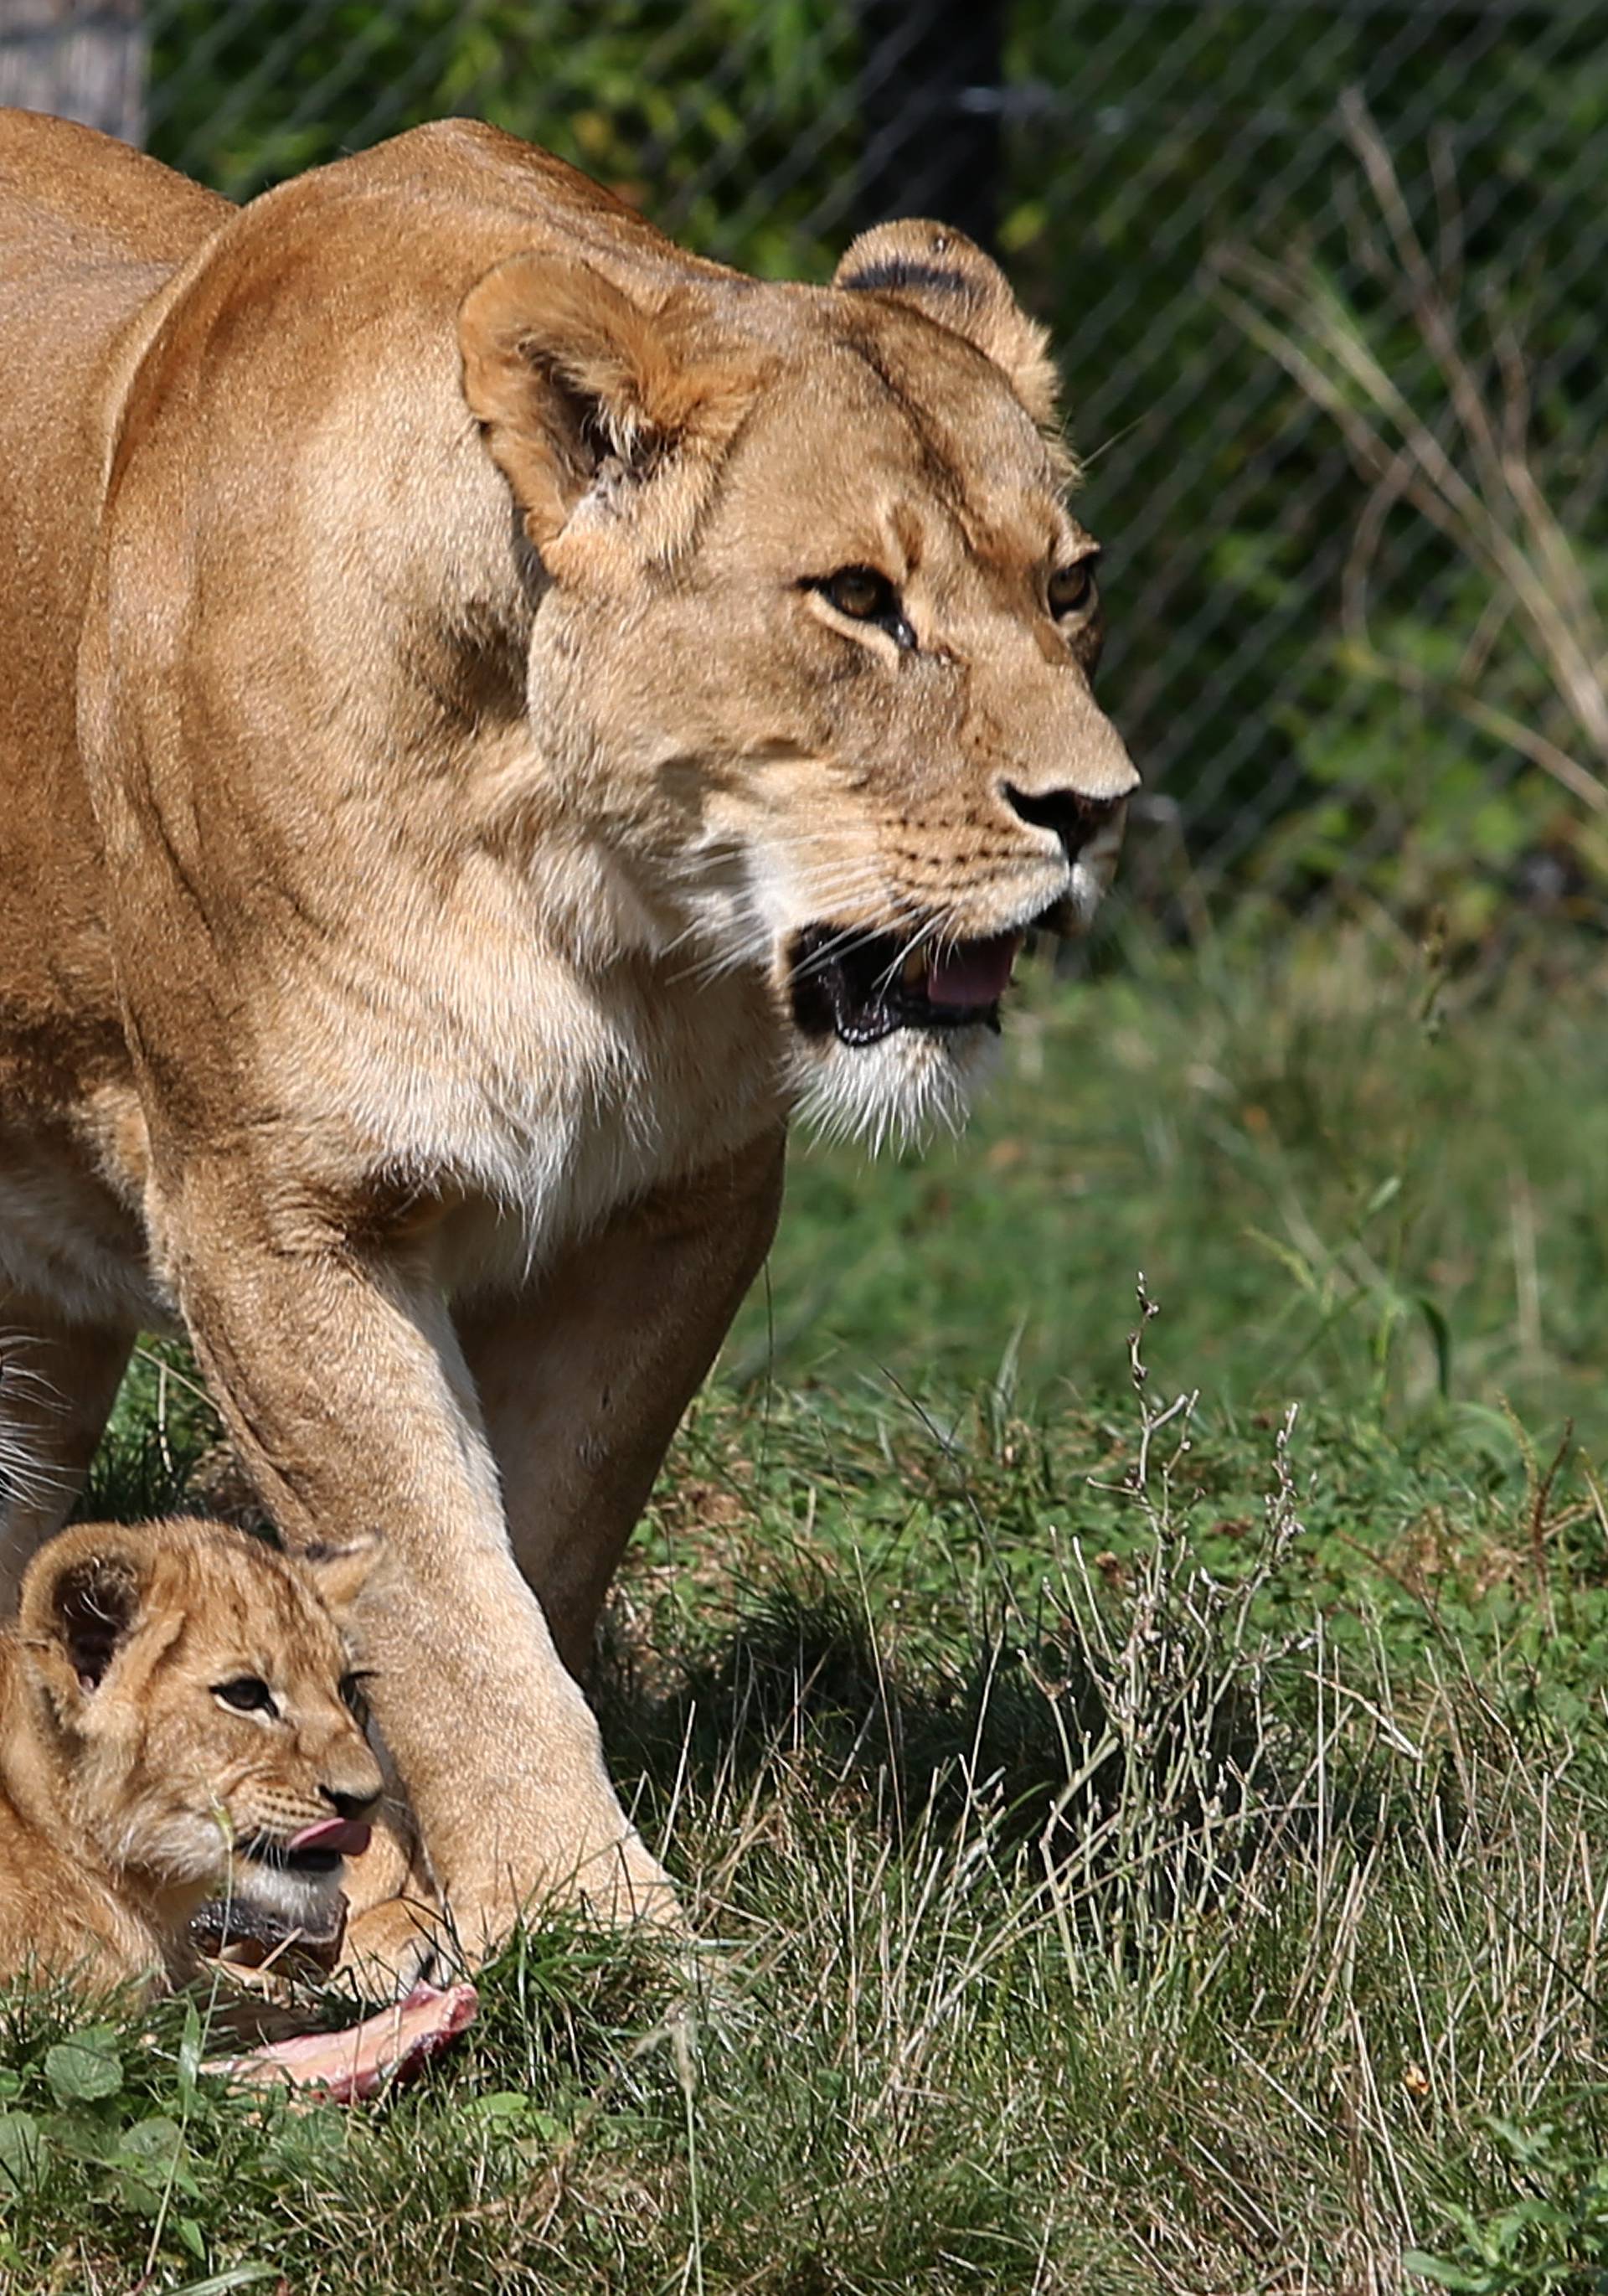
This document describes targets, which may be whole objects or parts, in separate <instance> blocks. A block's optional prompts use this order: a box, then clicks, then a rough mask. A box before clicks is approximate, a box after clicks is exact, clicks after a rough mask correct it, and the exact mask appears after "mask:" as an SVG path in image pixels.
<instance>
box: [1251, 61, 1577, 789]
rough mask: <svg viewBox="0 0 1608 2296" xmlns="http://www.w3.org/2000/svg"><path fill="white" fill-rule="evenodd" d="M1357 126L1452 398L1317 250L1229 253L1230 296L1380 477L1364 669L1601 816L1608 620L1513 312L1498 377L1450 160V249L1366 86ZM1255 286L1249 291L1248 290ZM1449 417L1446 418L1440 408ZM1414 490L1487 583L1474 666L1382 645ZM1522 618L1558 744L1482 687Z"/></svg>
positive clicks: (1422, 511)
mask: <svg viewBox="0 0 1608 2296" xmlns="http://www.w3.org/2000/svg"><path fill="white" fill-rule="evenodd" d="M1341 127H1342V129H1343V132H1344V134H1345V136H1346V140H1347V141H1348V143H1350V146H1351V149H1352V151H1353V152H1355V153H1356V155H1357V158H1358V161H1359V163H1360V165H1361V168H1362V170H1363V173H1364V176H1365V177H1366V183H1367V185H1368V188H1369V191H1370V192H1371V193H1372V197H1373V203H1374V209H1375V210H1376V222H1374V225H1373V228H1374V231H1375V232H1378V233H1379V234H1380V236H1378V237H1377V238H1375V239H1374V241H1373V242H1370V243H1368V244H1367V245H1366V246H1365V249H1364V255H1365V259H1366V262H1367V265H1368V267H1369V268H1370V269H1372V270H1374V272H1376V273H1380V274H1382V275H1383V276H1384V277H1385V278H1386V280H1387V282H1388V283H1389V285H1390V287H1391V291H1392V294H1393V297H1394V299H1395V300H1396V301H1397V302H1398V303H1399V306H1400V307H1402V308H1403V309H1404V310H1405V312H1406V314H1407V316H1408V318H1409V319H1410V320H1411V322H1412V324H1413V326H1414V328H1415V332H1416V333H1417V336H1418V339H1419V341H1420V342H1421V344H1422V345H1423V348H1424V349H1425V350H1426V351H1427V352H1428V354H1429V357H1430V360H1431V362H1432V367H1433V370H1434V373H1435V375H1436V378H1437V380H1438V382H1439V385H1440V391H1441V393H1442V394H1443V397H1444V402H1445V403H1444V406H1443V407H1441V408H1439V409H1437V410H1436V413H1435V414H1429V413H1426V412H1425V411H1424V409H1423V407H1422V406H1418V405H1415V403H1414V401H1413V399H1412V398H1410V397H1409V396H1408V393H1407V389H1404V387H1403V385H1402V383H1401V381H1399V378H1398V377H1397V376H1396V375H1395V374H1393V373H1391V372H1390V371H1389V369H1388V368H1387V367H1386V366H1385V365H1384V364H1383V362H1382V359H1381V358H1380V357H1379V355H1378V353H1377V351H1376V349H1375V348H1374V344H1373V343H1372V342H1371V341H1370V340H1369V335H1368V331H1367V327H1366V324H1365V322H1364V320H1363V319H1362V318H1361V316H1359V315H1358V311H1357V310H1356V308H1355V307H1353V305H1352V304H1351V303H1350V302H1349V301H1348V300H1347V299H1345V298H1344V296H1343V295H1342V294H1341V291H1339V290H1338V288H1337V287H1336V286H1335V285H1334V283H1333V281H1332V280H1331V279H1329V278H1328V277H1326V276H1325V274H1324V273H1323V271H1322V270H1321V268H1320V267H1319V266H1318V265H1317V263H1316V262H1315V261H1313V260H1311V259H1295V260H1289V261H1281V260H1278V259H1276V258H1274V257H1271V256H1268V255H1264V254H1259V253H1257V252H1254V251H1252V250H1249V249H1246V248H1226V249H1222V250H1218V254H1217V256H1216V258H1215V263H1216V268H1217V271H1218V275H1219V278H1220V279H1221V280H1222V281H1225V282H1233V283H1234V285H1233V286H1227V285H1226V286H1225V287H1224V288H1223V295H1224V299H1225V301H1226V302H1227V307H1228V308H1229V309H1230V310H1231V312H1232V313H1233V314H1234V316H1235V318H1236V319H1237V321H1238V322H1239V324H1241V325H1242V326H1243V328H1244V330H1245V332H1246V333H1247V334H1248V335H1249V336H1250V337H1251V340H1253V341H1255V342H1257V343H1259V344H1260V345H1261V347H1262V348H1264V349H1265V350H1267V351H1268V352H1269V353H1270V354H1271V356H1272V357H1274V358H1276V360H1277V361H1278V362H1279V364H1280V365H1282V366H1283V367H1284V368H1285V370H1286V371H1287V372H1288V373H1290V374H1291V375H1292V376H1293V377H1294V379H1295V381H1297V382H1298V383H1299V384H1300V387H1301V389H1303V390H1304V391H1305V392H1306V393H1307V395H1308V397H1309V398H1310V399H1312V401H1313V402H1314V404H1315V405H1317V406H1320V407H1322V408H1323V410H1324V412H1325V414H1328V415H1329V416H1330V417H1331V418H1332V419H1333V422H1334V423H1335V424H1336V426H1337V427H1338V429H1339V430H1340V432H1341V437H1342V438H1343V439H1344V440H1345V443H1346V446H1347V447H1348V449H1349V451H1350V456H1351V459H1352V462H1353V463H1354V464H1355V465H1356V467H1357V469H1358V471H1359V472H1360V474H1361V475H1362V476H1363V477H1364V478H1366V480H1368V482H1369V485H1370V488H1371V491H1370V494H1369V497H1368V501H1367V504H1366V507H1365V509H1364V512H1363V515H1362V517H1361V519H1360V521H1359V522H1358V529H1357V534H1356V537H1355V539H1354V542H1353V545H1352V549H1351V553H1350V560H1349V562H1348V564H1347V567H1346V570H1345V575H1344V578H1343V583H1342V592H1341V611H1342V617H1343V620H1344V625H1345V628H1346V633H1347V636H1348V638H1349V640H1350V651H1349V660H1350V662H1351V664H1352V666H1353V667H1355V668H1358V669H1360V670H1362V671H1363V672H1365V673H1366V674H1367V675H1369V676H1374V677H1377V678H1381V679H1384V680H1388V681H1389V682H1390V683H1391V684H1393V685H1397V686H1399V687H1400V688H1401V689H1402V690H1403V691H1404V692H1407V693H1411V694H1413V695H1414V696H1415V698H1417V699H1418V700H1420V701H1423V702H1426V703H1429V704H1432V705H1434V706H1438V707H1440V708H1442V709H1448V710H1449V711H1451V712H1452V713H1454V714H1455V715H1456V716H1457V717H1461V718H1462V719H1463V720H1464V723H1465V724H1468V725H1471V726H1475V727H1477V728H1478V729H1479V730H1480V731H1481V733H1484V734H1489V735H1490V736H1491V737H1492V738H1493V739H1495V740H1497V741H1500V742H1506V743H1507V744H1509V745H1510V746H1511V747H1512V748H1513V749H1514V750H1517V751H1518V752H1519V753H1520V754H1521V755H1522V756H1523V757H1525V758H1528V759H1529V760H1530V763H1531V764H1532V765H1534V766H1537V767H1539V768H1540V770H1541V771H1542V772H1543V773H1545V774H1547V775H1550V776H1551V778H1552V779H1553V780H1554V781H1555V783H1557V784H1558V785H1559V786H1560V788H1563V789H1564V790H1567V791H1569V793H1570V795H1571V797H1573V798H1574V799H1577V800H1578V802H1579V804H1581V805H1582V806H1584V807H1585V808H1587V810H1588V811H1589V812H1591V813H1593V814H1597V815H1601V814H1604V813H1608V683H1605V679H1608V625H1605V624H1604V618H1603V615H1602V613H1601V611H1599V609H1598V606H1597V603H1596V600H1595V599H1594V597H1593V595H1592V592H1591V587H1590V585H1589V583H1588V581H1587V577H1586V573H1585V570H1584V569H1583V567H1582V565H1581V562H1580V558H1579V553H1578V552H1577V551H1576V549H1575V547H1574V545H1573V544H1572V543H1571V539H1570V537H1569V535H1568V533H1567V532H1566V530H1565V529H1564V527H1563V522H1562V521H1561V520H1560V519H1559V517H1558V515H1557V513H1556V512H1555V510H1554V509H1553V507H1552V505H1551V504H1550V503H1549V502H1548V500H1547V498H1546V491H1545V489H1544V488H1543V487H1542V485H1541V483H1540V481H1539V480H1538V478H1537V475H1536V471H1535V468H1534V465H1533V463H1532V461H1531V459H1530V449H1529V445H1528V439H1529V432H1530V381H1529V376H1528V373H1527V371H1526V366H1525V360H1524V355H1523V351H1522V346H1521V345H1520V343H1519V341H1518V339H1517V337H1516V335H1515V334H1514V329H1513V327H1512V325H1511V324H1510V323H1509V322H1508V321H1507V320H1505V319H1504V318H1501V317H1499V316H1497V317H1494V318H1493V320H1492V340H1491V357H1490V362H1489V364H1490V365H1491V367H1492V368H1493V369H1494V373H1493V374H1491V375H1490V376H1489V377H1488V376H1486V375H1483V374H1482V373H1481V369H1480V365H1479V364H1478V363H1477V362H1476V361H1475V359H1474V358H1473V357H1471V356H1470V354H1469V351H1468V350H1467V348H1465V345H1464V339H1463V334H1462V332H1461V329H1460V326H1459V323H1458V316H1457V310H1456V303H1457V298H1458V288H1459V283H1460V279H1461V265H1462V247H1461V233H1460V229H1459V225H1458V219H1457V210H1456V201H1455V198H1454V196H1453V191H1452V185H1451V184H1450V179H1449V174H1448V171H1447V170H1446V169H1445V168H1444V167H1442V168H1440V169H1439V170H1438V172H1439V174H1440V193H1441V209H1442V232H1441V244H1440V248H1439V250H1437V254H1436V256H1435V257H1434V258H1432V257H1431V255H1430V253H1429V251H1428V250H1427V249H1426V248H1425V245H1424V242H1423V238H1422V237H1421V235H1420V234H1419V232H1418V230H1417V228H1416V226H1415V224H1414V221H1413V218H1412V214H1411V211H1410V209H1409V207H1408V204H1407V199H1406V197H1405V195H1404V193H1403V192H1402V187H1401V180H1400V177H1399V174H1398V173H1397V169H1396V166H1395V162H1394V161H1393V160H1392V159H1391V154H1390V152H1389V150H1388V149H1387V147H1386V145H1385V143H1384V141H1383V138H1382V136H1381V135H1380V133H1379V130H1378V128H1377V127H1375V126H1374V121H1373V119H1371V117H1370V116H1369V113H1368V111H1367V109H1366V105H1365V104H1364V102H1363V101H1362V98H1361V97H1360V95H1358V94H1356V93H1355V92H1354V91H1353V92H1352V93H1350V94H1348V95H1347V96H1345V97H1344V98H1343V99H1342V101H1341ZM1236 288H1237V289H1238V290H1241V291H1237V292H1236V291H1235V289H1236ZM1437 415H1438V416H1439V420H1437V419H1436V416H1437ZM1400 504H1407V506H1408V507H1410V508H1411V509H1412V510H1414V511H1415V512H1417V513H1418V514H1419V516H1420V517H1422V518H1423V519H1424V520H1426V521H1428V523H1429V524H1430V525H1432V527H1434V528H1435V529H1437V530H1438V531H1439V532H1440V533H1441V534H1443V535H1444V536H1446V537H1447V538H1448V540H1449V541H1450V542H1451V543H1452V544H1453V545H1455V546H1456V549H1457V550H1458V551H1459V552H1460V553H1461V554H1462V556H1463V557H1464V559H1465V560H1466V561H1467V562H1468V563H1469V564H1470V565H1472V566H1473V567H1474V568H1476V569H1477V570H1478V571H1479V573H1480V575H1481V578H1483V581H1484V583H1485V585H1486V587H1487V592H1488V597H1487V603H1486V605H1485V608H1484V611H1482V612H1481V615H1480V617H1479V619H1478V622H1477V626H1476V627H1475V629H1474V631H1473V635H1472V637H1471V639H1470V641H1469V644H1468V646H1467V648H1466V649H1465V651H1464V658H1463V660H1462V662H1461V664H1460V665H1459V669H1458V673H1457V675H1456V676H1455V677H1452V678H1440V677H1436V676H1432V674H1430V673H1429V672H1428V671H1426V670H1425V669H1423V668H1422V667H1421V666H1420V665H1419V664H1417V663H1415V662H1412V661H1408V660H1404V659H1403V658H1402V657H1401V656H1400V655H1399V654H1397V653H1393V652H1389V651H1387V650H1386V649H1385V648H1383V647H1382V646H1381V645H1380V644H1377V643H1376V641H1375V638H1374V632H1373V628H1372V626H1371V621H1370V615H1369V603H1368V591H1369V583H1370V579H1371V577H1372V574H1373V571H1374V566H1375V563H1376V562H1377V558H1378V553H1379V549H1380V545H1381V543H1382V537H1383V533H1384V529H1385V523H1386V521H1387V520H1388V518H1389V517H1390V514H1391V512H1392V511H1393V510H1395V509H1396V508H1397V507H1398V506H1399V505H1400ZM1507 630H1511V631H1512V632H1513V633H1514V635H1516V637H1517V638H1518V640H1519V642H1520V643H1521V644H1522V645H1523V646H1524V647H1525V648H1526V650H1527V651H1528V652H1529V653H1530V655H1531V657H1532V658H1533V659H1534V660H1536V661H1537V662H1538V664H1539V665H1540V667H1541V668H1543V669H1544V670H1545V672H1546V676H1547V677H1548V680H1549V683H1550V685H1551V688H1552V690H1553V692H1554V693H1555V695H1556V697H1557V700H1558V701H1559V703H1560V704H1561V705H1562V712H1563V716H1564V717H1566V718H1567V720H1568V721H1569V726H1570V728H1571V735H1570V736H1569V737H1568V738H1567V739H1565V740H1554V739H1552V738H1551V737H1549V735H1548V734H1546V733H1544V732H1543V731H1542V730H1541V729H1540V728H1539V727H1538V726H1534V725H1530V724H1527V723H1525V722H1524V721H1523V720H1522V719H1521V718H1518V717H1514V716H1513V714H1512V713H1511V712H1510V711H1508V710H1505V709H1502V708H1500V707H1499V706H1498V705H1497V704H1496V703H1495V702H1493V701H1490V700H1489V698H1488V697H1487V696H1486V695H1484V694H1482V693H1481V692H1480V691H1479V684H1478V682H1479V680H1480V677H1481V673H1482V671H1483V668H1484V667H1485V664H1486V663H1487V662H1488V661H1489V658H1490V654H1491V651H1492V648H1493V647H1494V646H1495V645H1496V644H1497V642H1498V641H1499V639H1500V638H1501V636H1502V635H1503V633H1504V632H1505V631H1507Z"/></svg>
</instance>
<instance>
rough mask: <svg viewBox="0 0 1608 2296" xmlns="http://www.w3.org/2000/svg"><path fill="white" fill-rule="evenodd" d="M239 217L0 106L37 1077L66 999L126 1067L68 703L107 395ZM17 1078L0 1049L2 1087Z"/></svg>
mask: <svg viewBox="0 0 1608 2296" xmlns="http://www.w3.org/2000/svg"><path fill="white" fill-rule="evenodd" d="M231 213H233V209H231V208H230V206H229V203H228V201H226V200H221V199H218V198H217V196H216V195H215V194H214V193H210V192H206V191H203V190H202V189H201V186H200V185H199V184H192V183H187V182H186V181H185V178H184V177H183V176H176V175H174V174H173V173H172V171H171V170H170V169H168V168H163V167H160V166H159V165H158V163H157V162H156V161H155V160H147V159H145V158H144V156H143V154H141V153H140V152H134V151H131V150H130V149H129V148H128V146H127V144H123V143H116V142H114V141H113V139H112V138H111V136H107V135H96V134H95V133H94V131H93V130H92V129H90V128H86V127H75V126H73V125H72V124H71V123H70V122H69V121H66V120H62V119H48V118H46V117H45V115H43V114H42V113H37V112H28V111H0V373H4V377H5V384H4V389H0V469H4V472H5V515H4V518H3V519H0V611H4V623H5V633H6V639H5V655H6V664H5V675H4V677H3V678H0V776H3V777H4V783H5V787H4V807H5V811H6V816H7V824H8V826H7V833H6V835H5V836H4V838H0V1036H5V1035H10V1036H12V1038H13V1040H14V1041H15V1040H17V1039H21V1041H22V1042H23V1043H25V1044H31V1045H33V1046H36V1047H37V1054H36V1058H35V1061H34V1063H33V1065H34V1067H35V1068H36V1069H39V1070H45V1071H46V1072H47V1071H48V1066H49V1064H50V1063H51V1062H52V1061H53V1059H54V1060H55V1061H57V1062H59V1058H60V1055H59V1053H58V1052H57V1050H56V1048H55V1046H53V1044H52V1043H51V1041H50V1039H51V1037H52V1035H53V1031H54V1029H55V1028H56V1026H57V1024H58V1018H59V1014H60V1012H61V1009H62V1002H63V996H64V992H65V994H66V996H69V997H70V998H71V999H72V1001H73V1002H74V1003H75V1005H76V1006H77V1010H78V1015H79V1019H78V1023H77V1028H78V1046H79V1048H80V1050H81V1051H82V1050H83V1049H85V1040H86V1037H92V1038H93V1037H99V1038H101V1039H102V1047H101V1050H100V1054H99V1064H100V1065H102V1066H103V1067H111V1068H116V1069H121V1068H123V1067H124V1066H125V1065H126V1054H125V1053H124V1050H123V1047H122V1044H121V1040H120V1036H119V1031H118V1029H117V1021H116V999H115V996H114V993H113V989H112V985H111V965H110V961H109V959H108V957H107V955H106V949H105V931H104V900H103V893H102V890H101V863H100V840H99V837H98V835H97V834H96V832H95V829H94V819H93V816H92V814H91V810H90V805H89V799H88V795H87V792H86V790H85V788H84V782H83V775H82V772H81V770H80V768H79V765H78V750H77V739H76V732H75V724H74V717H75V713H74V707H73V678H74V655H75V652H76V649H77V640H78V624H79V621H80V619H81V617H82V613H83V606H84V598H85V594H86V589H87V586H88V580H89V567H90V561H91V555H92V553H93V548H94V537H95V530H96V525H97V521H98V519H99V515H100V498H101V493H102V488H103V481H104V469H105V460H106V457H105V450H104V439H103V430H104V428H105V416H104V414H103V408H104V407H105V406H108V405H109V404H110V403H111V399H112V398H114V397H115V392H116V384H115V381H114V377H115V375H116V373H117V372H118V358H119V350H122V349H125V348H132V346H131V345H128V344H126V342H125V338H126V337H127V335H128V333H129V330H130V326H131V323H136V325H137V322H138V320H139V318H140V316H141V315H142V314H143V313H148V307H149V306H150V304H151V301H152V298H153V297H154V296H156V295H157V294H158V292H159V291H160V288H161V287H162V285H163V283H165V281H166V280H167V278H168V276H169V275H170V274H171V273H172V271H173V270H174V268H175V266H176V265H177V264H179V263H180V262H182V261H183V259H184V258H185V256H187V255H188V254H189V253H190V252H191V251H192V250H193V248H195V247H197V246H199V245H200V244H201V242H202V241H204V240H205V238H206V237H207V235H208V234H209V232H210V231H211V230H212V229H213V228H214V226H215V225H216V224H217V221H218V220H219V219H220V218H221V217H225V216H227V215H229V214H231ZM44 347H48V348H44ZM41 914H45V915H48V916H50V917H52V918H53V919H54V920H59V921H60V923H61V925H62V928H63V930H62V933H61V935H60V939H59V942H58V944H57V946H56V947H54V948H51V947H48V946H47V944H46V943H45V941H44V940H43V939H41V937H40V935H39V933H38V931H37V930H36V929H35V927H34V925H33V924H31V923H30V922H29V921H30V918H31V919H37V917H38V916H39V915H41ZM63 958H65V964H63V962H62V960H63ZM8 1022H9V1024H10V1026H9V1027H8V1026H7V1023H8ZM31 1080H34V1081H36V1083H37V1079H31ZM8 1081H10V1079H8V1077H7V1074H6V1062H5V1059H4V1054H0V1100H3V1099H4V1095H5V1087H6V1085H7V1083H8ZM20 1081H21V1082H22V1083H24V1084H26V1083H28V1082H29V1081H30V1079H29V1078H21V1079H20ZM0 1200H3V1191H0ZM4 1209H6V1210H9V1209H10V1208H9V1207H4Z"/></svg>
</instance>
